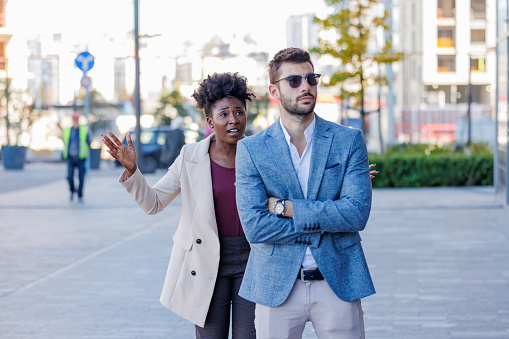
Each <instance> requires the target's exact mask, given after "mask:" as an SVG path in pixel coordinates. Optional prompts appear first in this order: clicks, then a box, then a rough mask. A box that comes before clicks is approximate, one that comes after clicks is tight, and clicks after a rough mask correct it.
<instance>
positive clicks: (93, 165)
mask: <svg viewBox="0 0 509 339" xmlns="http://www.w3.org/2000/svg"><path fill="white" fill-rule="evenodd" d="M100 163H101V149H100V148H91V149H90V169H99V165H100Z"/></svg>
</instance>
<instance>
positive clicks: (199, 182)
mask: <svg viewBox="0 0 509 339" xmlns="http://www.w3.org/2000/svg"><path fill="white" fill-rule="evenodd" d="M211 138H212V136H210V137H209V138H208V140H209V142H204V143H202V145H200V147H199V148H197V149H196V151H195V154H193V156H192V157H191V159H190V160H189V162H187V168H188V173H189V182H190V185H191V190H192V191H193V193H194V196H195V198H196V205H197V206H198V209H199V210H200V212H201V214H202V215H203V217H204V218H205V220H206V221H207V223H208V224H209V226H210V227H211V228H212V230H213V231H214V233H215V234H216V235H217V236H219V235H218V231H217V223H216V213H215V211H214V195H213V193H212V175H211V172H210V157H209V145H210V140H211Z"/></svg>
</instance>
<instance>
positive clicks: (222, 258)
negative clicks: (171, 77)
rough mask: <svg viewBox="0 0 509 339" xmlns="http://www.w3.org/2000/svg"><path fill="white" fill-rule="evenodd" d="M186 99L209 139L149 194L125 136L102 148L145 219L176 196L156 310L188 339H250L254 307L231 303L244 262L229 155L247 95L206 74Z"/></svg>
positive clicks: (239, 133)
mask: <svg viewBox="0 0 509 339" xmlns="http://www.w3.org/2000/svg"><path fill="white" fill-rule="evenodd" d="M193 97H194V98H195V100H196V101H197V107H198V108H199V109H203V110H204V112H205V117H206V120H207V124H208V126H209V127H210V128H212V129H213V130H214V134H212V135H210V136H209V137H207V138H206V139H204V140H202V141H200V142H198V143H196V144H189V145H185V146H184V147H183V148H182V150H181V152H180V155H179V157H178V158H177V159H176V160H175V162H174V163H173V164H172V165H171V166H170V168H169V169H168V172H167V173H166V175H165V176H164V177H163V178H162V179H161V180H159V181H158V182H157V183H156V184H155V185H154V186H153V187H152V188H150V187H149V186H148V184H147V183H146V181H145V179H144V177H143V175H142V174H141V172H140V171H139V169H138V168H137V167H136V151H135V150H134V147H133V144H132V140H131V136H130V135H129V134H127V136H126V138H127V144H128V147H125V146H124V145H123V144H122V143H121V142H120V140H118V138H117V137H116V136H115V135H114V134H113V133H111V132H109V131H108V134H109V137H110V138H111V139H110V138H108V137H107V136H105V135H103V142H104V144H105V145H106V146H107V147H108V149H109V150H108V152H109V154H110V155H111V156H112V157H113V158H115V159H117V160H118V161H119V162H120V163H121V164H122V165H123V166H124V167H125V171H124V173H123V174H122V175H121V177H120V182H121V183H122V185H123V186H124V187H125V188H126V190H127V191H128V192H129V193H130V194H131V196H132V197H133V199H134V200H135V201H136V202H137V203H138V205H139V206H140V207H141V208H142V209H143V210H144V211H145V212H146V213H147V214H155V213H158V212H161V211H162V210H163V209H164V208H165V207H166V206H168V204H169V203H170V202H171V201H172V200H173V199H175V197H176V196H177V195H178V194H179V193H181V194H182V213H181V220H180V223H179V226H178V229H177V231H176V232H175V234H174V236H173V241H174V246H173V250H172V254H171V258H170V263H169V266H168V271H167V274H166V279H165V283H164V287H163V292H162V295H161V303H162V304H163V305H165V306H166V307H168V308H169V309H170V310H172V311H173V312H175V313H177V314H178V315H180V316H182V317H183V318H185V319H188V320H190V321H191V322H193V323H194V324H195V328H196V338H221V339H222V338H224V339H227V338H228V331H229V324H230V305H231V311H232V312H231V313H232V315H231V318H232V337H233V338H242V339H244V338H253V339H254V338H255V328H254V307H255V305H254V304H253V303H251V302H249V301H247V300H245V299H243V298H241V297H239V296H238V291H239V288H240V283H241V281H242V276H243V274H244V269H245V266H246V263H247V259H248V256H249V250H250V246H249V244H248V242H247V241H246V238H245V236H244V232H243V231H242V227H241V224H240V220H239V217H238V214H237V207H236V204H235V153H236V147H237V142H238V141H239V140H240V139H241V138H242V137H243V135H244V131H245V129H246V122H247V120H246V102H247V101H251V99H252V97H254V95H253V94H252V93H251V91H250V90H249V89H248V88H247V80H246V78H244V77H243V76H241V75H239V74H238V73H235V74H231V73H222V74H214V75H212V76H209V77H208V78H207V79H205V80H203V82H202V83H201V84H200V86H199V88H198V89H197V90H196V91H195V92H194V94H193Z"/></svg>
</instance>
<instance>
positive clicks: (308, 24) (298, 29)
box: [286, 13, 319, 50]
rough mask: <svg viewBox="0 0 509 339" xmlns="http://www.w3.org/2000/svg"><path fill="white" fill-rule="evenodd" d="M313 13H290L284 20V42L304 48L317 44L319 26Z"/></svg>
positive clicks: (290, 45) (307, 48)
mask: <svg viewBox="0 0 509 339" xmlns="http://www.w3.org/2000/svg"><path fill="white" fill-rule="evenodd" d="M314 18H315V15H314V14H313V13H308V14H302V15H292V16H291V17H290V18H288V20H287V22H286V26H287V27H286V44H287V46H288V47H297V48H302V49H304V50H309V49H310V48H313V47H316V46H318V32H319V27H318V25H317V24H316V23H315V22H314V21H313V20H314Z"/></svg>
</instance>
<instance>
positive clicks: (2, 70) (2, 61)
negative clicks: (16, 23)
mask: <svg viewBox="0 0 509 339" xmlns="http://www.w3.org/2000/svg"><path fill="white" fill-rule="evenodd" d="M6 2H7V1H6V0H0V78H5V77H7V74H8V72H7V56H6V53H5V50H6V48H7V44H8V43H9V40H10V39H11V37H12V34H11V33H10V32H9V31H8V30H7V28H6V20H5V3H6Z"/></svg>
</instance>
